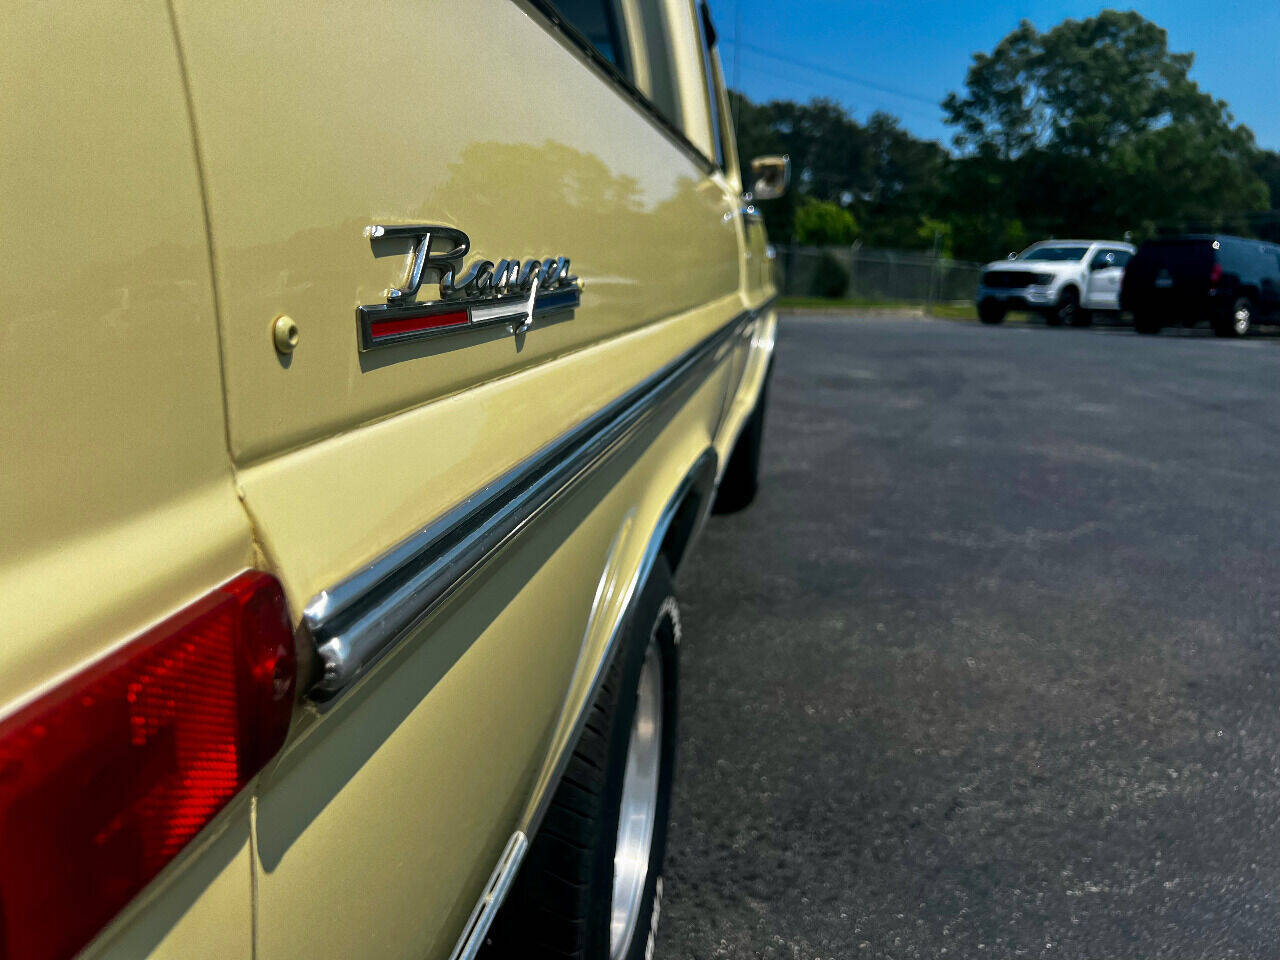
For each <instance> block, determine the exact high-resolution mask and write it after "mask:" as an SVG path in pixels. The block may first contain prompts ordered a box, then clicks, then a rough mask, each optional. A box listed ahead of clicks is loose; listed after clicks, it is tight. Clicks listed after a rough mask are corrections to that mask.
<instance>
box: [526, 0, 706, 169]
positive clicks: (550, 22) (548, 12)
mask: <svg viewBox="0 0 1280 960" xmlns="http://www.w3.org/2000/svg"><path fill="white" fill-rule="evenodd" d="M525 2H526V3H527V4H528V5H529V6H530V7H532V8H533V9H534V10H536V11H537V12H538V13H539V14H541V15H542V18H543V19H544V20H545V22H546V25H547V26H548V27H549V28H551V29H552V30H554V31H555V32H556V33H558V34H560V35H561V36H562V37H564V38H565V39H566V40H568V41H569V42H570V43H572V44H573V45H574V46H575V47H577V48H578V49H579V50H581V51H582V52H583V53H584V54H586V56H587V58H588V59H589V60H590V61H591V63H592V65H594V66H595V67H596V68H597V69H598V70H600V71H601V72H602V73H603V74H604V76H605V79H606V80H607V81H609V82H610V83H611V84H612V85H613V86H614V87H617V88H618V91H619V92H620V93H622V94H623V95H624V96H625V97H627V98H628V99H629V100H631V101H632V103H634V104H635V105H636V106H638V107H639V108H640V109H641V110H642V111H643V112H644V113H646V114H648V116H649V119H650V120H652V121H653V122H654V123H656V124H657V125H658V127H659V128H661V129H662V131H663V132H664V133H666V134H667V135H668V136H670V137H671V138H672V139H674V140H675V141H676V143H677V145H678V146H680V147H683V148H684V150H685V152H686V153H688V154H689V155H690V156H691V157H692V158H693V160H694V161H695V162H696V163H697V164H698V166H700V167H702V168H703V170H704V171H705V172H706V173H708V174H710V173H714V172H715V171H717V170H719V169H720V166H719V165H718V164H717V163H716V162H715V161H714V160H713V159H711V158H710V157H708V156H707V155H706V154H705V153H704V152H703V151H702V148H701V147H699V146H698V145H697V144H695V143H694V142H693V141H692V140H690V139H689V137H688V136H687V135H686V134H685V132H684V131H683V130H681V129H680V128H679V127H678V126H676V125H675V124H674V123H672V122H671V120H670V119H668V117H667V116H666V114H664V113H663V112H662V111H661V110H659V109H658V106H657V104H655V103H654V102H653V101H652V100H650V99H649V98H648V97H647V96H645V94H644V92H643V91H642V90H640V88H639V87H637V86H636V85H635V84H634V83H632V82H631V80H630V78H628V77H627V75H626V74H624V73H623V72H622V71H621V70H619V69H618V68H617V66H615V65H614V63H613V62H612V61H611V60H610V59H609V58H608V57H606V56H605V55H604V54H602V53H601V52H600V51H599V50H597V49H596V48H595V45H594V44H593V43H592V42H591V41H590V40H588V39H587V38H586V37H584V36H583V35H582V33H581V32H580V31H578V30H577V29H575V28H574V26H573V25H572V24H571V23H569V22H568V21H567V20H565V18H564V16H563V15H562V14H561V13H560V11H559V10H557V9H556V5H555V3H553V2H552V0H525ZM618 31H619V34H620V36H621V37H622V38H624V39H625V41H626V42H627V43H628V44H629V43H630V38H629V37H626V36H625V28H624V27H623V26H622V25H619V27H618ZM630 53H631V51H630V49H628V50H627V56H628V58H629V57H630Z"/></svg>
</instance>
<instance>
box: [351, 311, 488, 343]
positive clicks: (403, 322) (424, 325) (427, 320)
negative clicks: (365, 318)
mask: <svg viewBox="0 0 1280 960" xmlns="http://www.w3.org/2000/svg"><path fill="white" fill-rule="evenodd" d="M466 323H467V311H465V310H455V311H454V312H453V313H433V314H431V315H430V316H426V317H402V318H400V319H398V320H374V321H373V322H372V323H370V324H369V336H371V337H372V338H373V339H374V340H377V339H378V338H379V337H391V336H395V335H396V334H399V333H421V332H422V331H424V330H439V329H440V328H441V327H463V326H466Z"/></svg>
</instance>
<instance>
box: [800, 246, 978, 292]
mask: <svg viewBox="0 0 1280 960" xmlns="http://www.w3.org/2000/svg"><path fill="white" fill-rule="evenodd" d="M777 254H778V257H777V263H778V272H779V274H780V281H781V282H780V287H781V290H782V292H783V293H784V294H786V295H787V296H793V297H847V298H850V299H854V300H862V301H865V302H868V303H879V302H884V303H900V302H902V303H923V304H933V303H957V304H961V303H963V304H971V303H973V298H974V295H975V293H976V292H977V289H978V278H979V275H980V274H981V273H982V265H981V264H978V263H969V262H967V261H964V260H950V259H947V258H945V257H934V256H932V255H930V254H921V253H906V252H902V251H896V250H873V249H868V248H867V247H862V246H857V245H854V246H852V247H801V246H781V247H779V248H778V251H777Z"/></svg>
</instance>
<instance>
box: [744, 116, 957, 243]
mask: <svg viewBox="0 0 1280 960" xmlns="http://www.w3.org/2000/svg"><path fill="white" fill-rule="evenodd" d="M730 98H731V100H732V103H733V111H734V114H735V116H736V118H737V124H736V129H737V138H738V156H739V158H740V161H741V163H742V173H743V182H744V183H749V182H750V166H749V165H750V162H751V159H752V158H753V157H756V156H759V155H761V154H765V153H786V154H789V155H790V157H791V168H792V181H791V182H792V190H791V192H790V193H789V194H788V195H787V196H786V197H784V198H782V199H780V200H775V201H770V202H767V203H765V204H763V205H762V209H763V211H764V216H765V223H766V225H767V226H768V228H769V235H770V236H771V237H772V238H773V239H774V240H775V241H785V240H787V239H790V238H791V237H792V236H793V235H794V232H795V228H796V216H797V213H798V211H799V210H800V208H801V207H802V206H803V205H804V203H805V200H806V198H812V199H816V200H822V201H826V202H828V203H831V204H835V205H837V206H839V207H842V208H843V209H845V210H847V211H848V212H849V213H850V214H851V215H852V216H853V218H854V220H855V221H857V222H858V223H860V224H863V225H864V228H865V231H866V233H865V236H864V239H866V240H867V242H869V243H874V244H876V245H880V246H894V247H908V248H912V247H920V246H922V245H924V246H927V245H928V243H924V242H922V241H921V239H920V237H919V235H918V229H919V225H920V219H921V217H922V216H925V215H927V214H929V213H931V212H932V211H933V208H934V206H935V205H936V202H937V197H938V196H939V195H940V192H941V185H942V175H943V172H944V169H945V164H946V157H947V154H946V151H945V150H944V149H943V147H942V146H941V145H940V144H938V143H936V142H934V141H929V140H920V139H918V138H916V137H913V136H912V135H911V134H910V133H908V132H907V131H905V130H903V129H902V127H901V125H900V124H899V123H898V120H897V119H896V118H894V117H891V116H889V115H888V114H884V113H874V114H872V115H871V117H870V118H869V119H868V120H867V122H866V123H865V124H862V123H859V122H858V121H856V120H854V119H853V118H852V117H850V116H849V115H848V113H846V112H845V110H844V108H843V107H841V106H840V105H839V104H837V103H835V102H833V101H830V100H824V99H815V100H811V101H809V102H808V103H795V102H793V101H790V100H774V101H770V102H769V103H753V102H751V101H750V100H749V99H747V98H746V97H744V96H742V95H741V94H739V93H737V92H731V93H730ZM929 242H931V241H929Z"/></svg>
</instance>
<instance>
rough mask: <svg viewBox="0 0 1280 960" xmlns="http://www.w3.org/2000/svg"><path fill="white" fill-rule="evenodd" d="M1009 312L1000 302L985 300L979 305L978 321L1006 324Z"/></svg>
mask: <svg viewBox="0 0 1280 960" xmlns="http://www.w3.org/2000/svg"><path fill="white" fill-rule="evenodd" d="M1008 312H1009V311H1007V310H1006V309H1005V307H1004V304H1003V303H1000V302H999V301H998V300H983V301H982V302H981V303H980V304H978V319H979V320H981V321H982V322H983V323H991V324H996V323H1004V318H1005V314H1007V313H1008Z"/></svg>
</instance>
